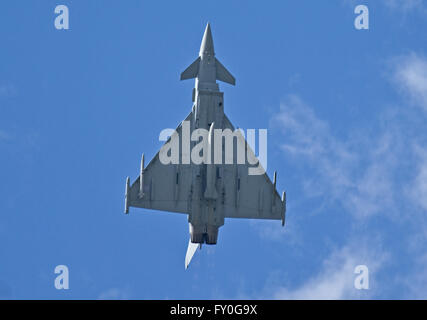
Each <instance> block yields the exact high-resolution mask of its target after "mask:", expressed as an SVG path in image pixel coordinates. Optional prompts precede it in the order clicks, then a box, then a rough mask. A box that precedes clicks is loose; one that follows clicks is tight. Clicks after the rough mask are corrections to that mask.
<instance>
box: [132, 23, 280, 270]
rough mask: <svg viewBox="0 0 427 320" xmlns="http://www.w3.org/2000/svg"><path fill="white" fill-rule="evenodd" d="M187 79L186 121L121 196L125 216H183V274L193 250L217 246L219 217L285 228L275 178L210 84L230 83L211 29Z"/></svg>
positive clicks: (213, 85)
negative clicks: (190, 83)
mask: <svg viewBox="0 0 427 320" xmlns="http://www.w3.org/2000/svg"><path fill="white" fill-rule="evenodd" d="M193 78H195V79H196V80H195V87H194V89H193V95H192V99H193V106H192V110H191V112H190V114H189V115H188V116H187V118H185V120H184V121H183V122H182V123H181V124H180V125H179V126H178V128H177V129H176V130H175V131H173V132H172V133H171V134H170V135H168V139H167V141H166V143H165V144H164V145H163V147H162V148H161V149H160V151H159V152H158V153H157V154H156V155H155V156H154V158H153V159H152V160H151V161H150V163H149V164H148V165H147V166H146V167H145V165H144V155H142V159H141V169H140V174H139V177H138V178H137V179H136V180H135V182H134V183H133V184H132V185H130V180H129V177H128V178H127V179H126V194H125V213H129V207H137V208H145V209H152V210H160V211H170V212H176V213H183V214H187V215H188V222H189V228H190V241H189V244H188V249H187V254H186V257H185V268H187V267H188V265H189V263H190V261H191V259H192V257H193V255H194V253H195V251H196V249H197V247H199V246H200V248H201V245H202V244H203V243H206V244H208V245H213V244H216V243H217V240H218V229H219V228H220V227H221V226H222V225H224V221H225V218H247V219H269V220H281V221H282V226H284V224H285V214H286V193H285V192H283V194H282V197H280V195H279V194H278V192H277V190H276V177H277V174H276V172H275V173H274V177H273V182H271V180H270V179H269V177H268V176H267V174H266V173H265V170H264V169H263V167H262V165H261V163H260V161H259V160H258V159H257V158H256V157H255V154H254V151H253V150H252V148H251V143H248V142H246V140H245V138H244V135H243V134H242V132H241V131H240V130H235V128H234V126H233V125H232V124H231V122H230V120H229V119H228V118H227V116H226V115H225V113H224V94H223V92H220V91H219V86H218V84H217V83H216V80H219V81H223V82H226V83H229V84H232V85H235V83H236V81H235V78H234V77H233V76H232V75H231V73H230V72H229V71H228V70H227V69H226V68H225V67H224V66H223V65H222V64H221V62H219V61H218V59H216V58H215V52H214V44H213V40H212V33H211V28H210V25H209V23H208V24H207V26H206V29H205V33H204V35H203V40H202V44H201V46H200V52H199V56H198V58H197V59H196V60H195V61H194V62H193V63H192V64H191V65H190V66H189V67H188V68H187V69H186V70H185V71H184V72H183V73H182V74H181V80H186V79H193ZM247 138H248V140H250V139H249V133H248V137H247ZM253 139H254V138H253ZM165 140H166V139H165ZM224 140H225V144H223V141H224ZM265 144H266V143H265ZM253 148H254V146H253ZM265 150H266V146H265ZM201 154H202V155H201Z"/></svg>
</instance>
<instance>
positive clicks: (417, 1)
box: [382, 0, 424, 11]
mask: <svg viewBox="0 0 427 320" xmlns="http://www.w3.org/2000/svg"><path fill="white" fill-rule="evenodd" d="M382 2H383V4H384V5H385V6H387V7H389V8H391V9H396V10H403V11H411V10H416V9H424V1H423V0H382Z"/></svg>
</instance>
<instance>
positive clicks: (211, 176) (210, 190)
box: [204, 123, 218, 200]
mask: <svg viewBox="0 0 427 320" xmlns="http://www.w3.org/2000/svg"><path fill="white" fill-rule="evenodd" d="M214 124H215V123H212V124H211V127H210V128H209V136H208V142H207V150H208V152H207V155H206V159H205V162H206V163H207V164H206V191H205V194H204V196H205V198H206V199H212V200H214V199H216V198H217V197H218V193H217V191H216V187H215V184H216V169H215V164H214V161H213V157H212V153H213V133H214Z"/></svg>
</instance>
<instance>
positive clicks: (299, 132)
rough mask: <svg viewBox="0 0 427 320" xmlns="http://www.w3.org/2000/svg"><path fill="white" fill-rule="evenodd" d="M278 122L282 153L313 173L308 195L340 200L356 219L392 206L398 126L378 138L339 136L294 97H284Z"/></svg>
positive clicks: (306, 181)
mask: <svg viewBox="0 0 427 320" xmlns="http://www.w3.org/2000/svg"><path fill="white" fill-rule="evenodd" d="M273 123H275V124H276V125H277V127H279V128H280V130H281V131H282V133H283V137H284V140H285V143H284V144H283V145H282V146H281V148H282V149H283V151H284V152H285V153H287V154H288V155H291V156H293V157H294V159H295V160H297V161H301V160H303V161H306V162H307V166H308V167H309V169H310V172H309V174H307V175H305V176H304V177H302V182H303V185H304V187H305V188H306V191H307V194H311V195H317V196H323V197H324V199H328V201H330V202H338V203H339V204H340V205H341V206H342V207H344V208H346V209H347V210H348V211H349V212H351V213H353V214H354V215H355V216H356V217H366V216H370V215H372V214H375V213H379V212H381V211H382V210H383V209H384V208H389V209H390V210H391V209H392V208H393V205H394V201H393V193H394V192H395V190H394V189H393V182H392V181H393V176H392V175H393V172H394V170H393V169H394V168H395V167H396V166H397V165H398V163H397V156H396V153H397V152H398V149H397V148H396V146H397V145H396V141H398V139H397V137H395V133H394V131H393V130H387V131H385V132H381V133H380V134H378V135H377V137H375V138H372V137H371V136H363V135H360V134H359V135H357V136H356V135H354V136H351V137H350V138H347V139H345V138H343V137H339V136H336V135H334V134H333V133H332V132H331V129H330V127H329V124H328V123H327V122H326V121H324V120H322V119H320V118H318V117H317V116H316V114H315V113H314V110H313V108H311V107H309V106H308V105H307V104H305V103H304V102H303V101H302V100H301V99H300V98H299V97H297V96H292V95H291V96H289V97H288V98H287V99H285V100H284V101H283V103H282V104H281V108H280V112H279V114H278V115H276V117H275V118H274V120H273Z"/></svg>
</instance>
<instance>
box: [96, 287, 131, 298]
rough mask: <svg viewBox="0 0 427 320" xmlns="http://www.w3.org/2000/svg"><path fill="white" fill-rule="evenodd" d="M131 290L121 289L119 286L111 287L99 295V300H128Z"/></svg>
mask: <svg viewBox="0 0 427 320" xmlns="http://www.w3.org/2000/svg"><path fill="white" fill-rule="evenodd" d="M128 291H129V290H127V289H119V288H111V289H108V290H106V291H104V292H101V294H100V295H99V296H98V300H128V299H129V298H130V297H129V292H128Z"/></svg>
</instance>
